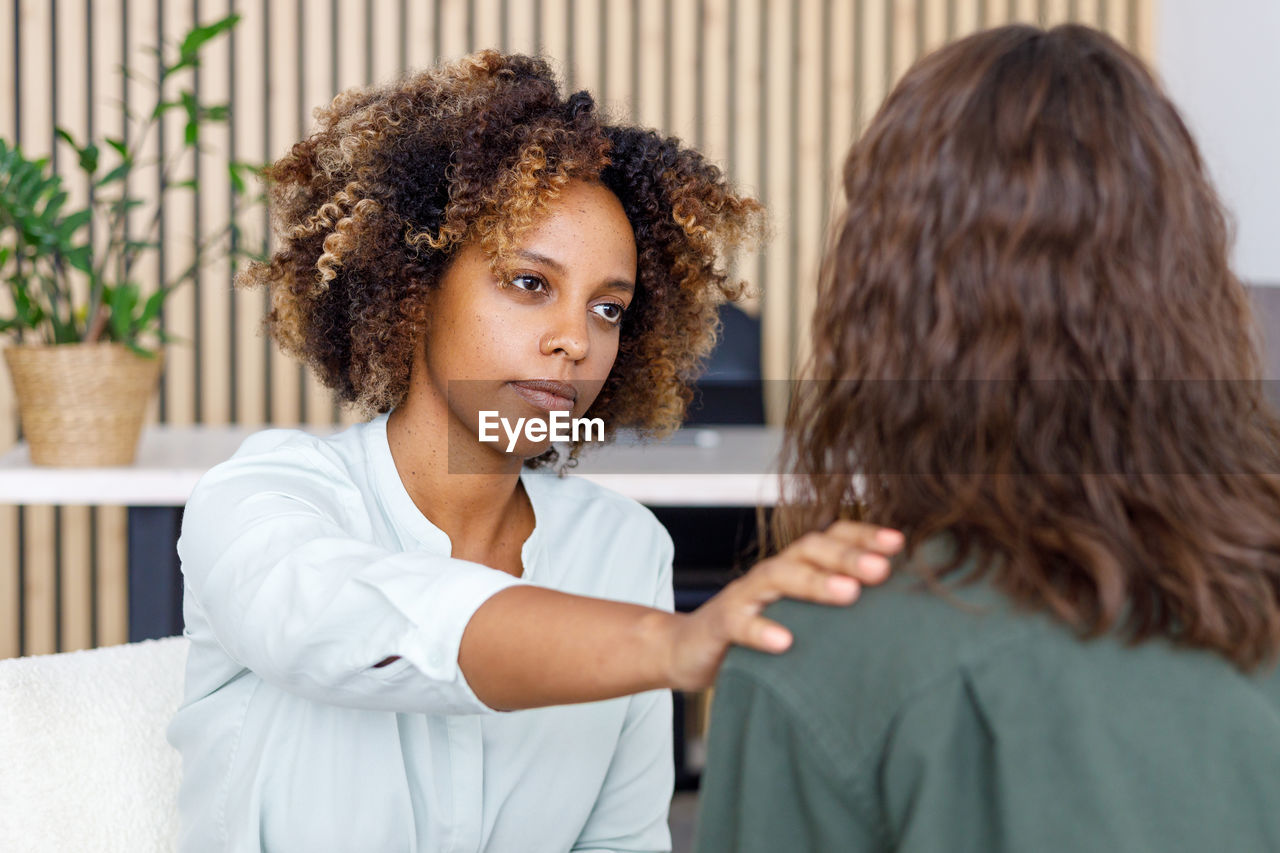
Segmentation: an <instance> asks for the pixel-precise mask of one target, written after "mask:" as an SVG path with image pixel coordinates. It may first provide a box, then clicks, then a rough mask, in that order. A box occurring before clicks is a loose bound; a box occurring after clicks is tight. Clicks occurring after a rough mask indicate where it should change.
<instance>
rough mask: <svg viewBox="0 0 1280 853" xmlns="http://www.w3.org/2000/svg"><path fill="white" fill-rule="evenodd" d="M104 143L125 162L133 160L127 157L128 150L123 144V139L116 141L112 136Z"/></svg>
mask: <svg viewBox="0 0 1280 853" xmlns="http://www.w3.org/2000/svg"><path fill="white" fill-rule="evenodd" d="M106 143H107V144H108V145H110V146H111V147H112V148H114V149H115V152H116V153H117V154H119V155H120V156H121V157H123V158H124V159H126V160H132V159H133V158H132V157H130V156H129V148H128V146H126V145H125V144H124V140H123V139H116V138H115V137H113V136H108V137H107V138H106Z"/></svg>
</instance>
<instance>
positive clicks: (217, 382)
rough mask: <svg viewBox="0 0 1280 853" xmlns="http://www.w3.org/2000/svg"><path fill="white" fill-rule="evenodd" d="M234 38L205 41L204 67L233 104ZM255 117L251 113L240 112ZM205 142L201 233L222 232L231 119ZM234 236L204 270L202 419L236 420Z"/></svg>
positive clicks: (219, 97)
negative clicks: (231, 255) (229, 254)
mask: <svg viewBox="0 0 1280 853" xmlns="http://www.w3.org/2000/svg"><path fill="white" fill-rule="evenodd" d="M231 10H232V3H231V2H229V0H213V2H210V0H205V2H204V3H202V4H201V7H200V11H201V21H200V22H201V23H206V22H208V21H212V20H216V19H217V18H222V17H224V16H225V15H228V14H230V13H231ZM232 61H233V60H232V56H231V39H230V38H229V37H227V36H221V37H219V38H218V39H216V40H215V41H213V42H212V43H210V44H208V45H206V46H205V49H204V53H203V55H202V58H201V68H200V97H201V99H202V100H203V101H204V102H205V103H206V104H230V102H231V80H230V73H229V70H228V69H229V68H230V65H231V62H232ZM239 118H240V119H241V120H242V121H246V122H248V121H249V116H239ZM201 143H202V144H203V145H204V146H206V147H207V149H208V154H206V155H203V156H201V157H200V159H199V161H198V164H199V170H200V171H199V175H200V194H199V196H198V197H197V199H196V201H197V204H198V208H197V209H198V212H199V225H200V233H201V235H209V236H210V237H213V236H216V235H217V234H218V232H219V231H220V230H221V228H222V226H223V224H224V223H226V222H227V221H228V220H229V219H230V217H231V181H230V178H229V176H228V175H227V167H226V162H227V158H228V156H229V154H230V151H231V148H232V140H231V127H230V126H229V125H228V124H227V123H226V122H219V123H214V124H209V125H207V126H206V127H205V128H204V129H203V130H202V131H201ZM228 247H229V235H227V236H221V237H219V238H218V241H217V243H216V244H215V245H214V246H213V247H212V248H213V251H214V253H215V258H216V260H215V262H213V263H210V264H208V265H207V266H206V267H204V268H203V269H202V270H201V271H200V276H199V279H198V281H199V288H198V294H199V299H200V330H199V336H198V340H199V341H200V342H201V344H202V346H201V349H200V351H199V352H200V400H199V403H200V406H199V421H200V422H201V423H207V424H226V423H230V421H231V396H232V395H231V384H232V376H231V363H232V359H231V347H232V344H233V341H232V338H231V308H232V305H231V300H230V290H231V264H230V260H229V258H228V257H227V249H228Z"/></svg>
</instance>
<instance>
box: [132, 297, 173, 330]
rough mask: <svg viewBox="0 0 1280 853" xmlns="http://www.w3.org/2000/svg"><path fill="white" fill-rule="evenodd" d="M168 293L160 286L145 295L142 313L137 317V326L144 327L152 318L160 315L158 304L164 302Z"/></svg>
mask: <svg viewBox="0 0 1280 853" xmlns="http://www.w3.org/2000/svg"><path fill="white" fill-rule="evenodd" d="M168 295H169V291H168V290H165V289H163V288H162V289H160V290H157V291H156V292H155V293H153V294H151V295H150V296H148V297H147V301H146V303H145V304H144V305H143V306H142V314H141V315H139V317H138V327H139V328H143V329H145V328H146V327H147V325H148V324H150V323H151V321H152V320H154V319H155V318H156V317H158V316H160V306H161V305H163V304H164V299H165V297H166V296H168Z"/></svg>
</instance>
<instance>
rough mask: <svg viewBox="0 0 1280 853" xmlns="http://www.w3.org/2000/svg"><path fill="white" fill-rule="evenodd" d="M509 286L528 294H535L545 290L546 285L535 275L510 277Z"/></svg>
mask: <svg viewBox="0 0 1280 853" xmlns="http://www.w3.org/2000/svg"><path fill="white" fill-rule="evenodd" d="M510 283H511V285H512V286H513V287H516V288H518V289H520V290H524V291H528V292H529V293H537V292H538V291H540V290H546V289H547V283H546V282H545V281H543V280H542V278H540V277H539V276H536V275H517V276H514V277H512V279H511V282H510Z"/></svg>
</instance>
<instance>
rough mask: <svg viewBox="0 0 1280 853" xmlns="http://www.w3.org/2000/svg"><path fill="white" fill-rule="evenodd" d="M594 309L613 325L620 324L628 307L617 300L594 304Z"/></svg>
mask: <svg viewBox="0 0 1280 853" xmlns="http://www.w3.org/2000/svg"><path fill="white" fill-rule="evenodd" d="M591 310H592V311H594V312H595V314H596V315H597V316H599V317H601V318H603V319H604V320H606V321H607V322H608V323H610V324H611V325H614V326H616V325H618V324H619V323H621V322H622V315H623V314H624V313H626V310H627V309H626V308H624V307H623V306H621V305H619V304H618V303H616V302H601V303H600V304H599V305H596V306H593V307H592V309H591Z"/></svg>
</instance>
